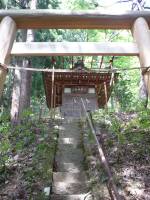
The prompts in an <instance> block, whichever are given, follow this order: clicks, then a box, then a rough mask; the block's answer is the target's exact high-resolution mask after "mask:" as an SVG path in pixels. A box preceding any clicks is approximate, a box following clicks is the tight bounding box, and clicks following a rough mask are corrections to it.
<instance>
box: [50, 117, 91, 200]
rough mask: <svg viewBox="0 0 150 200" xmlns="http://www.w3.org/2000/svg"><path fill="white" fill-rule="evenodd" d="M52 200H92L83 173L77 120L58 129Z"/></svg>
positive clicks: (80, 138) (65, 122) (67, 122)
mask: <svg viewBox="0 0 150 200" xmlns="http://www.w3.org/2000/svg"><path fill="white" fill-rule="evenodd" d="M50 199H52V200H93V198H92V196H91V195H89V188H88V184H87V177H86V173H85V171H84V152H83V147H82V133H81V129H80V126H79V122H78V121H77V120H75V119H74V120H65V121H63V122H62V126H61V127H60V132H59V138H58V148H57V152H56V157H55V171H54V172H53V184H52V194H51V198H50Z"/></svg>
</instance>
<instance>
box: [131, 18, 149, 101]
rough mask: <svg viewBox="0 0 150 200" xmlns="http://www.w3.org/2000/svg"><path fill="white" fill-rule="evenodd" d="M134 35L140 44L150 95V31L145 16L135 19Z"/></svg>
mask: <svg viewBox="0 0 150 200" xmlns="http://www.w3.org/2000/svg"><path fill="white" fill-rule="evenodd" d="M132 34H133V37H134V39H135V41H136V43H137V45H138V49H139V60H140V64H141V67H143V68H142V75H143V77H144V81H145V85H146V89H147V92H148V95H149V97H150V31H149V26H148V23H147V21H146V20H145V19H144V18H143V17H139V18H137V19H136V20H135V22H134V24H133V28H132Z"/></svg>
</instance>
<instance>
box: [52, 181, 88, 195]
mask: <svg viewBox="0 0 150 200" xmlns="http://www.w3.org/2000/svg"><path fill="white" fill-rule="evenodd" d="M88 191H89V190H88V187H87V184H86V183H85V182H80V183H67V182H53V184H52V193H53V194H59V195H64V194H65V195H66V194H83V193H88Z"/></svg>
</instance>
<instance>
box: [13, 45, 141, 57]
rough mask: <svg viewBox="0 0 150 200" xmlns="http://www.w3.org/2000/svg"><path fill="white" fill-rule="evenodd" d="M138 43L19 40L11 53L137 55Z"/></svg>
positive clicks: (27, 54) (31, 54)
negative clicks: (25, 41) (26, 41)
mask: <svg viewBox="0 0 150 200" xmlns="http://www.w3.org/2000/svg"><path fill="white" fill-rule="evenodd" d="M138 54H139V50H138V48H137V45H136V43H131V42H127V43H125V42H112V43H111V42H28V43H23V42H18V43H14V45H13V48H12V51H11V55H17V56H45V55H47V56H53V55H61V56H65V55H69V56H71V55H115V56H117V55H118V56H137V55H138Z"/></svg>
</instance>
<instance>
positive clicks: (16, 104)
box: [11, 0, 37, 124]
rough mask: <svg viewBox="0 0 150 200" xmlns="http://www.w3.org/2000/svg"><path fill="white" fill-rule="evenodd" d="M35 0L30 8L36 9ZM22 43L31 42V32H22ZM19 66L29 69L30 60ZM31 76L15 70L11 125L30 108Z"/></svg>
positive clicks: (29, 73) (32, 34)
mask: <svg viewBox="0 0 150 200" xmlns="http://www.w3.org/2000/svg"><path fill="white" fill-rule="evenodd" d="M36 3H37V0H32V1H31V5H30V8H31V9H36ZM22 41H23V42H24V41H26V42H33V41H34V32H33V30H30V29H29V30H27V31H26V30H23V31H22ZM17 65H19V66H22V67H31V59H30V58H23V59H22V61H21V62H20V61H19V62H18V64H17ZM31 81H32V74H31V72H30V71H19V70H15V76H14V87H13V93H12V106H11V122H12V124H14V123H15V124H16V123H20V120H21V116H22V112H23V111H24V110H25V109H27V108H29V107H30V93H31Z"/></svg>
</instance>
